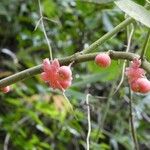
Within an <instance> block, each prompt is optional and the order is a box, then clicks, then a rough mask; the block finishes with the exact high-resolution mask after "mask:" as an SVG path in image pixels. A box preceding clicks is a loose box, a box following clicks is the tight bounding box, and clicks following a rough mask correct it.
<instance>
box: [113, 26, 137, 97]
mask: <svg viewBox="0 0 150 150" xmlns="http://www.w3.org/2000/svg"><path fill="white" fill-rule="evenodd" d="M131 27H132V28H131V33H130V34H129V37H127V38H128V42H127V48H126V52H129V50H130V47H131V39H132V36H133V33H134V30H135V28H134V25H133V24H132V26H131ZM125 68H126V60H124V62H123V66H122V73H121V79H120V82H119V84H118V86H117V88H116V90H115V91H114V94H113V95H115V94H116V93H117V92H118V90H119V89H120V87H121V85H122V83H123V81H124V76H125Z"/></svg>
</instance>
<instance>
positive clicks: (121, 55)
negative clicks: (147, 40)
mask: <svg viewBox="0 0 150 150" xmlns="http://www.w3.org/2000/svg"><path fill="white" fill-rule="evenodd" d="M97 54H98V53H90V54H84V55H81V54H74V55H72V56H69V57H66V58H63V59H59V62H60V64H61V65H69V64H70V63H71V62H73V61H74V64H77V63H81V62H86V61H93V60H94V58H95V56H96V55H97ZM109 55H110V57H111V59H114V60H118V59H125V60H129V61H131V60H132V59H133V58H135V57H138V58H139V57H140V56H139V55H136V54H134V53H129V52H128V53H126V52H119V51H117V52H116V51H112V50H110V51H109ZM142 67H143V68H144V69H145V70H146V71H147V73H148V74H150V63H149V62H148V61H146V60H144V61H142ZM41 72H42V64H41V65H38V66H35V67H32V68H29V69H26V70H23V71H21V72H18V73H16V74H14V75H11V76H9V77H6V78H4V79H2V80H0V88H3V87H6V86H8V85H11V84H13V83H16V82H18V81H21V80H23V79H27V78H29V77H32V76H34V75H37V74H39V73H41Z"/></svg>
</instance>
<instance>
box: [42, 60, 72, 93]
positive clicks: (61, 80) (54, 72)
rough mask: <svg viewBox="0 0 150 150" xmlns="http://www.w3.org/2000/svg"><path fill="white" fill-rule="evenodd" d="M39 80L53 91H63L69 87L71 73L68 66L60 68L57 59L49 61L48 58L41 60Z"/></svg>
mask: <svg viewBox="0 0 150 150" xmlns="http://www.w3.org/2000/svg"><path fill="white" fill-rule="evenodd" d="M41 78H42V79H43V80H44V81H45V82H46V83H48V84H49V86H51V87H52V88H53V89H60V90H62V91H64V90H65V89H66V88H68V87H69V86H70V85H71V80H72V72H71V69H70V66H61V67H60V64H59V61H58V60H57V59H54V60H53V61H49V59H48V58H46V59H44V60H43V72H42V73H41Z"/></svg>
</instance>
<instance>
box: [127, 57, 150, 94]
mask: <svg viewBox="0 0 150 150" xmlns="http://www.w3.org/2000/svg"><path fill="white" fill-rule="evenodd" d="M140 66H141V60H140V59H137V58H135V59H133V61H131V64H130V66H129V67H128V68H126V71H125V74H126V76H127V77H128V82H129V84H130V87H131V89H132V91H134V92H139V93H143V94H144V93H148V92H150V81H149V80H148V79H147V78H146V76H145V71H144V69H142V68H140Z"/></svg>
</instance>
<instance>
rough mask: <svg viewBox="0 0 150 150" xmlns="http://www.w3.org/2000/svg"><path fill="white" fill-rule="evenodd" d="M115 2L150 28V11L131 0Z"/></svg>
mask: <svg viewBox="0 0 150 150" xmlns="http://www.w3.org/2000/svg"><path fill="white" fill-rule="evenodd" d="M115 4H116V5H117V6H118V7H119V8H120V9H121V10H122V11H124V12H125V13H126V14H128V15H129V16H130V17H132V18H134V19H135V20H137V21H139V22H141V23H142V24H144V25H145V26H147V27H149V28H150V12H149V11H148V10H146V9H145V8H144V7H143V6H141V5H138V4H136V3H134V2H133V1H131V0H118V1H116V2H115Z"/></svg>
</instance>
